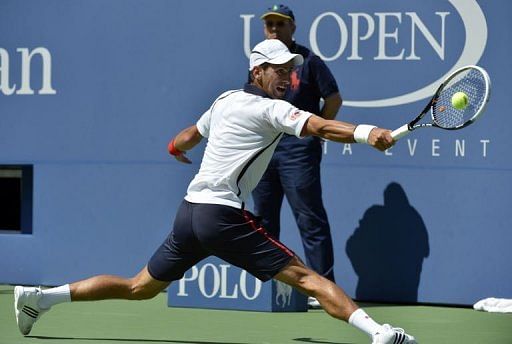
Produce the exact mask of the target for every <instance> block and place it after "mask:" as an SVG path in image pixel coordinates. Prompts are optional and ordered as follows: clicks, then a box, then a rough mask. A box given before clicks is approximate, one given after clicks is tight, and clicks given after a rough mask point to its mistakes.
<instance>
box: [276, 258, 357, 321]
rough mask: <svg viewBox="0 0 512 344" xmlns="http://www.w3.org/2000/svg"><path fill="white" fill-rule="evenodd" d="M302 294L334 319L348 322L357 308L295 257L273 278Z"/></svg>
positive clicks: (338, 290)
mask: <svg viewBox="0 0 512 344" xmlns="http://www.w3.org/2000/svg"><path fill="white" fill-rule="evenodd" d="M274 279H277V280H279V281H281V282H284V283H286V284H289V285H291V286H292V287H294V288H296V289H298V290H299V291H301V292H302V293H304V294H306V295H308V296H312V297H315V298H317V300H318V301H319V302H320V304H321V306H322V308H323V309H324V310H325V311H326V312H327V313H328V314H329V315H331V316H333V317H334V318H337V319H340V320H344V321H348V319H349V317H350V315H351V314H352V313H353V312H354V311H356V310H357V309H358V308H359V307H358V306H357V305H356V304H355V302H354V301H352V299H351V298H350V297H349V296H348V295H347V294H346V293H345V292H344V291H343V289H341V288H340V287H339V286H337V285H336V284H334V283H333V282H331V281H330V280H328V279H327V278H325V277H323V276H321V275H319V274H318V273H316V272H314V271H313V270H311V269H309V268H307V267H306V266H305V265H304V264H303V263H302V262H301V261H300V260H299V259H298V258H297V257H294V258H293V259H292V260H291V261H290V262H289V264H288V265H287V266H286V267H285V268H284V269H282V270H281V271H280V272H279V273H278V274H277V275H275V276H274Z"/></svg>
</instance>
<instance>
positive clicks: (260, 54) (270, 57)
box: [249, 39, 304, 70]
mask: <svg viewBox="0 0 512 344" xmlns="http://www.w3.org/2000/svg"><path fill="white" fill-rule="evenodd" d="M291 60H293V63H294V65H295V66H300V65H301V64H302V63H303V62H304V58H303V57H302V55H300V54H292V53H291V52H290V50H288V48H287V47H286V45H285V44H284V43H283V42H281V41H280V40H278V39H266V40H264V41H263V42H260V43H258V44H257V45H256V46H255V47H254V49H252V51H251V56H250V57H249V70H253V68H254V67H256V66H261V65H262V64H264V63H271V64H278V65H279V64H285V63H286V62H288V61H291Z"/></svg>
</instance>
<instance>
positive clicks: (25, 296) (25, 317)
mask: <svg viewBox="0 0 512 344" xmlns="http://www.w3.org/2000/svg"><path fill="white" fill-rule="evenodd" d="M42 296H43V294H42V293H41V288H28V287H21V286H17V287H15V288H14V313H15V314H16V322H17V323H18V328H19V329H20V332H21V333H22V334H23V335H24V336H26V335H27V334H29V333H30V330H32V326H33V325H34V323H35V322H36V321H37V320H38V319H39V318H40V317H41V315H42V314H43V313H44V312H46V311H48V309H41V307H39V300H40V299H41V297H42Z"/></svg>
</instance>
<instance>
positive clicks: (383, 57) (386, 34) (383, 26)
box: [374, 12, 404, 60]
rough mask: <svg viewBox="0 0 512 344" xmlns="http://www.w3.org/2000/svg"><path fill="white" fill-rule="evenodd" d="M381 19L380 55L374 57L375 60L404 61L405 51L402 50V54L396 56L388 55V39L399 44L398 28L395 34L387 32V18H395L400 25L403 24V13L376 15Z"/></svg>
mask: <svg viewBox="0 0 512 344" xmlns="http://www.w3.org/2000/svg"><path fill="white" fill-rule="evenodd" d="M375 15H376V16H377V17H379V54H378V55H377V56H376V57H374V60H403V56H404V49H402V50H401V52H400V54H398V55H395V56H388V55H386V39H388V38H392V39H393V40H394V41H395V43H398V28H395V30H394V31H393V32H386V27H387V20H386V18H387V17H395V18H397V19H398V24H400V23H401V22H402V14H401V13H394V12H389V13H375Z"/></svg>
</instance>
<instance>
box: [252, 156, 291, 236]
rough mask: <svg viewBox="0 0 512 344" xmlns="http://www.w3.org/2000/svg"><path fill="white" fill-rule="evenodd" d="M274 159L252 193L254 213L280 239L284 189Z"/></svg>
mask: <svg viewBox="0 0 512 344" xmlns="http://www.w3.org/2000/svg"><path fill="white" fill-rule="evenodd" d="M275 159H276V158H275V157H273V158H272V160H271V163H270V164H269V166H268V168H267V170H266V171H265V173H264V174H263V177H262V178H261V180H260V182H259V183H258V185H257V186H256V188H255V189H254V190H253V192H252V199H253V201H254V213H255V214H256V215H257V216H259V217H261V224H262V225H263V226H264V227H265V228H266V229H267V231H268V232H269V233H270V234H272V235H273V236H274V237H276V238H279V234H280V231H281V222H280V218H281V206H282V204H283V197H284V194H283V188H282V186H281V180H280V178H279V174H278V171H277V169H276V166H275V163H276V161H275Z"/></svg>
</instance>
